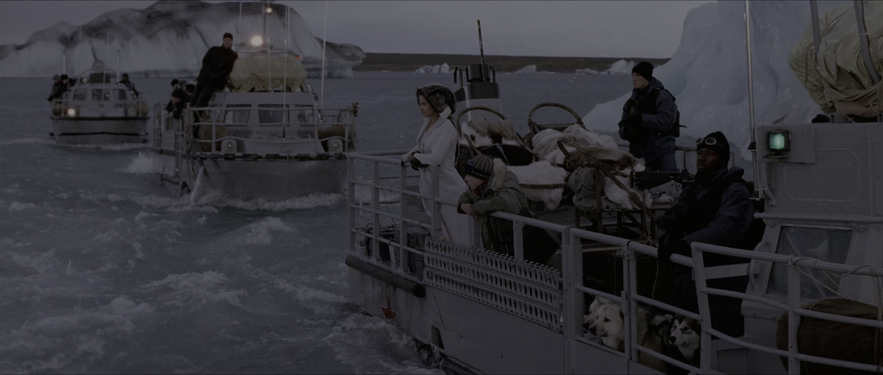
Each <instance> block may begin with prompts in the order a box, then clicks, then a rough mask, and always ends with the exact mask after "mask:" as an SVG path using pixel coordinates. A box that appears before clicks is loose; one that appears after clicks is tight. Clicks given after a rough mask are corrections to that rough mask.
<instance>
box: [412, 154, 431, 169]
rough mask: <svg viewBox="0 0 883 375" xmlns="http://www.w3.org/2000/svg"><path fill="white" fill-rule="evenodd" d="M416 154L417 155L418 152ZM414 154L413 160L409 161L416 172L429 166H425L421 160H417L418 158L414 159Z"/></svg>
mask: <svg viewBox="0 0 883 375" xmlns="http://www.w3.org/2000/svg"><path fill="white" fill-rule="evenodd" d="M414 154H416V152H415V153H414ZM414 154H411V159H410V160H409V161H410V162H411V168H413V169H414V170H415V171H416V170H418V168H426V167H428V166H429V165H428V164H423V163H421V162H420V160H417V158H415V157H414Z"/></svg>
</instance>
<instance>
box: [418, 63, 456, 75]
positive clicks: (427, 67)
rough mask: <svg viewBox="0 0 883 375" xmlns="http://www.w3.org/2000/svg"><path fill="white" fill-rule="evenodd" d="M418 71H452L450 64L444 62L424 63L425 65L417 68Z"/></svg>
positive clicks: (445, 72)
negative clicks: (436, 63) (437, 63)
mask: <svg viewBox="0 0 883 375" xmlns="http://www.w3.org/2000/svg"><path fill="white" fill-rule="evenodd" d="M415 72H417V73H444V74H448V73H450V72H451V67H450V66H448V63H444V64H441V65H424V66H423V67H420V68H417V70H415Z"/></svg>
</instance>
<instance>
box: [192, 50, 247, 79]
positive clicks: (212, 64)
mask: <svg viewBox="0 0 883 375" xmlns="http://www.w3.org/2000/svg"><path fill="white" fill-rule="evenodd" d="M238 58H239V55H238V54H237V53H236V52H233V50H232V49H228V48H224V47H223V46H214V47H212V48H209V50H208V52H206V53H205V56H203V58H202V69H200V70H199V76H198V77H196V83H198V84H200V85H206V84H209V83H211V84H212V85H214V86H216V87H223V86H224V85H225V84H226V83H227V76H228V75H230V72H232V71H233V63H234V62H236V59H238Z"/></svg>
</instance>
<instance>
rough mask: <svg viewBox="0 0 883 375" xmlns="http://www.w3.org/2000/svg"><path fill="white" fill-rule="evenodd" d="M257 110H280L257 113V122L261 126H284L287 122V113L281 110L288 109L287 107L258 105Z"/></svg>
mask: <svg viewBox="0 0 883 375" xmlns="http://www.w3.org/2000/svg"><path fill="white" fill-rule="evenodd" d="M258 108H280V110H272V111H267V110H262V111H258V122H260V123H261V124H276V125H284V124H285V123H287V122H288V111H284V110H281V109H282V108H288V106H287V105H283V104H260V105H258Z"/></svg>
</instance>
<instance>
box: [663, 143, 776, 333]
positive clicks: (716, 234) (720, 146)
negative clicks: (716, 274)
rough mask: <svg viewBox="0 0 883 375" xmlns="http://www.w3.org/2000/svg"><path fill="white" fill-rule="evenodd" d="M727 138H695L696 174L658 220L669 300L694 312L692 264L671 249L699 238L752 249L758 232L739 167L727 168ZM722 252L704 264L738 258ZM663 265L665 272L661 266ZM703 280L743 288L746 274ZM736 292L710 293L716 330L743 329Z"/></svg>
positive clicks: (686, 250)
mask: <svg viewBox="0 0 883 375" xmlns="http://www.w3.org/2000/svg"><path fill="white" fill-rule="evenodd" d="M729 159H730V144H729V142H728V141H727V138H726V137H725V136H724V134H723V133H721V132H714V133H711V134H709V135H707V136H705V137H704V138H699V140H697V142H696V171H697V172H696V180H695V182H693V183H692V184H690V185H688V186H687V187H686V188H684V190H683V191H681V195H680V196H679V197H678V202H677V204H676V205H675V206H674V207H672V208H671V209H670V210H668V211H667V212H666V213H665V215H663V217H662V218H661V219H659V226H660V227H661V228H662V229H663V230H664V231H665V234H663V236H662V238H660V240H659V243H660V246H659V251H658V253H657V254H658V257H659V263H660V266H661V268H662V269H661V271H663V272H662V273H663V274H666V273H668V274H669V275H671V279H670V281H669V282H670V287H671V293H672V297H673V299H674V305H675V306H678V307H681V308H683V309H686V310H690V311H694V312H698V311H699V310H698V302H697V299H696V284H695V282H694V281H693V277H692V276H693V273H692V271H693V270H692V269H690V268H687V267H683V266H680V265H676V264H672V263H671V255H672V254H681V255H684V256H688V257H689V256H691V255H692V251H691V249H690V244H691V243H692V242H702V243H707V244H712V245H719V246H727V247H733V248H738V249H746V250H754V247H755V246H756V245H757V243H758V242H759V241H760V237H761V236H763V229H764V227H763V221H760V220H755V219H754V206H753V204H752V202H751V195H750V190H749V188H748V184H747V183H746V182H745V180H743V179H742V175H743V174H744V172H745V171H744V170H743V169H742V168H740V167H736V166H733V167H731V168H727V163H728V162H729ZM743 261H744V260H743V259H739V258H733V257H730V256H726V255H718V254H705V256H704V262H705V266H706V267H715V266H721V265H727V264H734V263H742V262H743ZM666 271H668V272H666ZM708 286H709V287H712V288H720V289H726V290H733V291H739V292H744V291H745V288H746V287H747V286H748V277H747V276H740V277H729V278H721V279H714V280H709V281H708ZM741 303H742V301H741V300H740V299H737V298H731V297H722V296H714V295H712V296H709V305H710V306H711V313H712V326H713V327H715V329H718V330H720V331H721V332H724V333H727V334H730V335H733V336H741V335H742V333H743V331H744V321H743V319H742V315H741V310H740V305H741Z"/></svg>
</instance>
